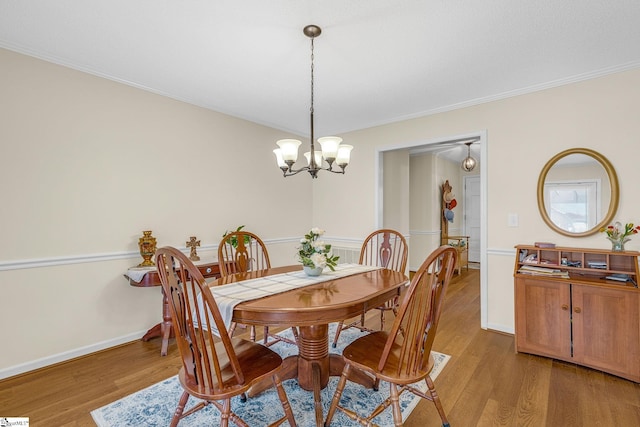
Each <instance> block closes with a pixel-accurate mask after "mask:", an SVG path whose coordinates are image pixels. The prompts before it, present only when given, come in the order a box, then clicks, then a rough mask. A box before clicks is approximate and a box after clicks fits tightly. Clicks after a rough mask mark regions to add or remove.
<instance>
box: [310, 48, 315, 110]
mask: <svg viewBox="0 0 640 427" xmlns="http://www.w3.org/2000/svg"><path fill="white" fill-rule="evenodd" d="M314 39H315V37H311V114H313V58H314V56H313V40H314Z"/></svg>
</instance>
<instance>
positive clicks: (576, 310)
mask: <svg viewBox="0 0 640 427" xmlns="http://www.w3.org/2000/svg"><path fill="white" fill-rule="evenodd" d="M573 311H575V312H576V313H580V312H581V311H582V309H581V308H580V307H576V308H574V309H573Z"/></svg>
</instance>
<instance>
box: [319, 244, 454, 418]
mask: <svg viewBox="0 0 640 427" xmlns="http://www.w3.org/2000/svg"><path fill="white" fill-rule="evenodd" d="M457 256H458V254H457V252H456V250H455V248H452V247H451V246H441V247H439V248H438V249H436V250H435V251H433V252H432V253H431V254H430V255H429V256H428V257H427V259H426V260H425V261H424V262H423V263H422V266H420V268H419V269H418V271H417V272H416V274H415V275H414V276H413V279H412V280H411V283H410V284H409V289H408V290H407V293H406V296H405V298H404V299H403V300H402V303H401V304H400V307H398V315H397V316H396V318H395V320H394V322H393V326H392V327H391V330H390V331H389V332H386V331H376V332H373V333H371V334H368V335H365V336H363V337H361V338H358V339H356V340H355V341H353V342H352V343H351V344H349V345H348V346H347V347H346V348H345V349H344V351H343V352H342V357H343V359H344V362H345V366H344V369H343V371H342V376H341V377H340V380H339V381H338V386H337V388H336V391H335V393H334V395H333V399H332V400H331V406H330V407H329V412H328V414H327V418H326V420H325V423H324V425H325V427H326V426H329V425H330V424H331V419H332V418H333V415H334V414H335V411H336V409H339V410H341V411H342V412H344V413H345V414H346V415H347V416H348V417H349V418H350V419H352V420H358V422H359V423H360V424H362V425H369V424H367V423H368V422H370V421H371V420H372V419H373V418H374V417H376V416H377V415H378V414H380V413H382V411H384V410H385V409H386V408H387V407H389V406H391V407H392V411H393V421H394V425H396V426H400V425H402V414H401V412H400V403H399V398H400V395H401V394H402V393H403V392H404V391H409V392H411V393H414V394H415V395H417V396H419V397H421V398H423V399H427V400H430V401H432V402H433V403H434V404H435V406H436V409H437V410H438V413H439V414H440V418H441V419H442V425H443V426H444V427H448V426H449V422H448V421H447V417H446V415H445V413H444V409H443V407H442V403H441V402H440V398H439V397H438V394H437V393H436V389H435V386H434V384H433V381H432V380H431V377H430V376H429V373H430V372H431V369H433V365H434V359H433V356H431V347H432V345H433V340H434V338H435V335H436V330H437V328H438V321H439V320H440V314H441V313H442V304H443V300H444V296H445V292H446V290H447V286H448V284H449V281H450V280H451V277H452V276H453V270H454V268H455V264H456V258H457ZM352 369H356V370H360V371H361V372H365V373H367V374H369V375H372V376H373V377H375V379H376V386H377V385H378V384H379V382H380V380H382V381H387V382H388V383H389V388H390V393H389V394H390V396H389V398H387V399H386V400H385V401H383V402H382V403H381V404H380V405H379V406H378V407H377V408H376V409H374V411H373V412H372V413H371V414H369V415H364V416H363V415H361V414H358V413H356V412H355V411H354V410H353V409H349V408H347V407H346V406H341V405H340V398H341V396H342V392H343V390H344V388H345V385H346V384H347V380H348V378H349V375H350V373H351V370H352ZM423 380H424V381H425V383H426V386H427V391H426V393H425V392H422V391H421V390H419V389H417V388H416V387H415V386H414V385H413V383H415V382H418V381H423ZM344 404H345V405H346V404H347V403H344ZM351 404H353V403H351Z"/></svg>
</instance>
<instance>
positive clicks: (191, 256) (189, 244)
mask: <svg viewBox="0 0 640 427" xmlns="http://www.w3.org/2000/svg"><path fill="white" fill-rule="evenodd" d="M196 246H200V240H196V236H191V237H189V241H188V242H187V247H188V248H191V252H190V253H189V259H190V260H191V261H200V257H199V256H198V253H197V252H196Z"/></svg>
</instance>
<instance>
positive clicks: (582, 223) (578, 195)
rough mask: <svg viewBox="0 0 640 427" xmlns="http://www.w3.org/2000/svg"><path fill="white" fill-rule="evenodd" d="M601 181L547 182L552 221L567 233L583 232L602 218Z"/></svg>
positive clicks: (547, 205) (548, 210) (545, 192)
mask: <svg viewBox="0 0 640 427" xmlns="http://www.w3.org/2000/svg"><path fill="white" fill-rule="evenodd" d="M600 188H601V182H600V180H591V181H582V182H579V181H557V182H551V181H545V184H544V204H545V206H546V207H547V214H548V215H549V218H551V221H553V223H554V224H556V225H557V226H558V227H560V228H562V229H563V230H566V231H569V232H571V233H582V232H585V231H587V230H590V229H592V228H593V227H595V226H596V225H597V224H598V218H600V217H601V212H600V206H601V200H600V199H601V191H600Z"/></svg>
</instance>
